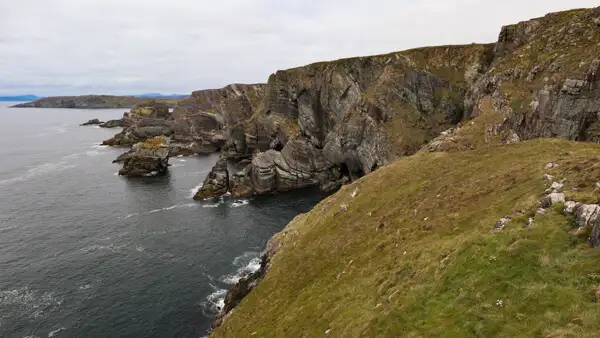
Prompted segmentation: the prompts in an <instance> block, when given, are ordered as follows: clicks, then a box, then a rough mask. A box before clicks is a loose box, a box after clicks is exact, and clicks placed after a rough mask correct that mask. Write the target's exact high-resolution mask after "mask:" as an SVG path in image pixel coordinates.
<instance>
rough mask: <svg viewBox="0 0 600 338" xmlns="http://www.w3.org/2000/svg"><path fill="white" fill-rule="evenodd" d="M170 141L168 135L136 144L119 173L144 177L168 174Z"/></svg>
mask: <svg viewBox="0 0 600 338" xmlns="http://www.w3.org/2000/svg"><path fill="white" fill-rule="evenodd" d="M150 141H152V142H150ZM169 142H170V140H169V139H168V138H166V137H157V138H154V139H152V140H148V141H146V142H140V143H137V144H135V145H134V146H133V149H132V150H133V153H132V154H131V156H130V157H129V158H126V159H124V162H123V168H122V169H121V170H119V175H122V176H126V177H144V176H160V175H164V174H166V172H167V169H168V167H169Z"/></svg>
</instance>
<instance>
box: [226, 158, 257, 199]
mask: <svg viewBox="0 0 600 338" xmlns="http://www.w3.org/2000/svg"><path fill="white" fill-rule="evenodd" d="M251 171H252V165H251V164H249V165H247V166H246V168H244V169H243V170H242V171H240V172H238V173H236V174H235V175H233V177H231V180H230V181H229V189H230V191H231V195H232V196H233V197H248V196H252V195H254V187H253V185H252V173H251Z"/></svg>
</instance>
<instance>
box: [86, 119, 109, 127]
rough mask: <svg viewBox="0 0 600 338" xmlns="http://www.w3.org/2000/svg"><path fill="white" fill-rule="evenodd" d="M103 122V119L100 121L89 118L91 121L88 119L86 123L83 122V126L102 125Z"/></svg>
mask: <svg viewBox="0 0 600 338" xmlns="http://www.w3.org/2000/svg"><path fill="white" fill-rule="evenodd" d="M103 123H104V122H102V121H100V120H98V119H92V120H89V121H87V122H85V123H82V124H81V126H97V125H101V124H103Z"/></svg>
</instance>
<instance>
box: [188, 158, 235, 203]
mask: <svg viewBox="0 0 600 338" xmlns="http://www.w3.org/2000/svg"><path fill="white" fill-rule="evenodd" d="M228 191H229V171H228V170H227V159H226V158H225V157H224V156H220V157H219V160H218V161H217V164H215V166H214V167H213V168H212V170H211V171H210V173H208V175H207V176H206V178H205V179H204V183H203V184H202V188H200V189H199V190H198V192H196V194H195V195H194V200H196V201H200V200H203V199H206V198H210V197H218V196H222V195H225V194H226V193H227V192H228Z"/></svg>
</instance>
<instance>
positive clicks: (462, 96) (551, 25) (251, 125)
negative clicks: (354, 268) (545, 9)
mask: <svg viewBox="0 0 600 338" xmlns="http://www.w3.org/2000/svg"><path fill="white" fill-rule="evenodd" d="M599 13H600V9H588V10H585V9H583V10H573V11H567V12H561V13H553V14H549V15H547V16H545V17H543V18H537V19H533V20H530V21H526V22H522V23H519V24H516V25H510V26H506V27H503V28H502V29H501V33H500V35H499V39H498V41H497V42H496V43H495V44H487V45H485V44H484V45H476V44H474V45H466V46H442V47H428V48H419V49H414V50H409V51H404V52H397V53H391V54H387V55H378V56H371V57H359V58H351V59H345V60H338V61H333V62H323V63H317V64H312V65H309V66H306V67H299V68H295V69H290V70H285V71H279V72H277V73H275V74H273V75H271V77H270V78H269V81H268V84H267V87H266V90H265V92H266V94H265V99H264V101H263V108H262V110H261V111H260V112H258V113H257V114H255V115H253V116H252V117H251V118H249V119H248V120H247V121H245V122H241V123H239V124H237V125H236V126H234V127H233V128H232V129H231V132H230V136H229V140H228V142H227V144H226V145H225V147H224V153H225V154H226V155H227V156H228V157H230V158H232V159H236V160H239V159H251V160H252V164H251V165H249V166H248V167H247V168H245V169H244V170H242V171H241V172H239V173H230V177H231V182H230V188H231V193H232V194H234V195H238V196H239V195H252V194H265V193H272V192H280V191H286V190H290V189H295V188H300V187H305V186H313V185H316V186H320V187H321V188H322V189H324V190H332V189H335V188H337V187H339V186H340V184H342V183H345V182H348V181H352V180H354V179H356V178H358V177H360V176H362V175H364V174H368V173H370V172H372V171H373V170H375V169H377V168H379V167H381V166H383V165H385V164H387V163H389V162H390V161H391V160H393V159H395V158H398V157H402V156H407V155H411V154H414V153H415V152H417V151H419V150H420V149H423V148H425V149H427V151H452V150H466V149H474V148H477V147H479V146H482V145H490V144H503V143H514V142H518V141H521V140H525V139H531V138H537V137H560V138H566V139H570V140H581V141H598V140H600V136H599V135H600V134H599V133H600V121H599V119H600V117H599V116H600V115H599V112H600V109H599V107H600V96H599V95H600V87H599V86H598V83H599V81H600V46H599V45H598V42H597V41H600V26H599V25H600V14H599Z"/></svg>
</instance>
